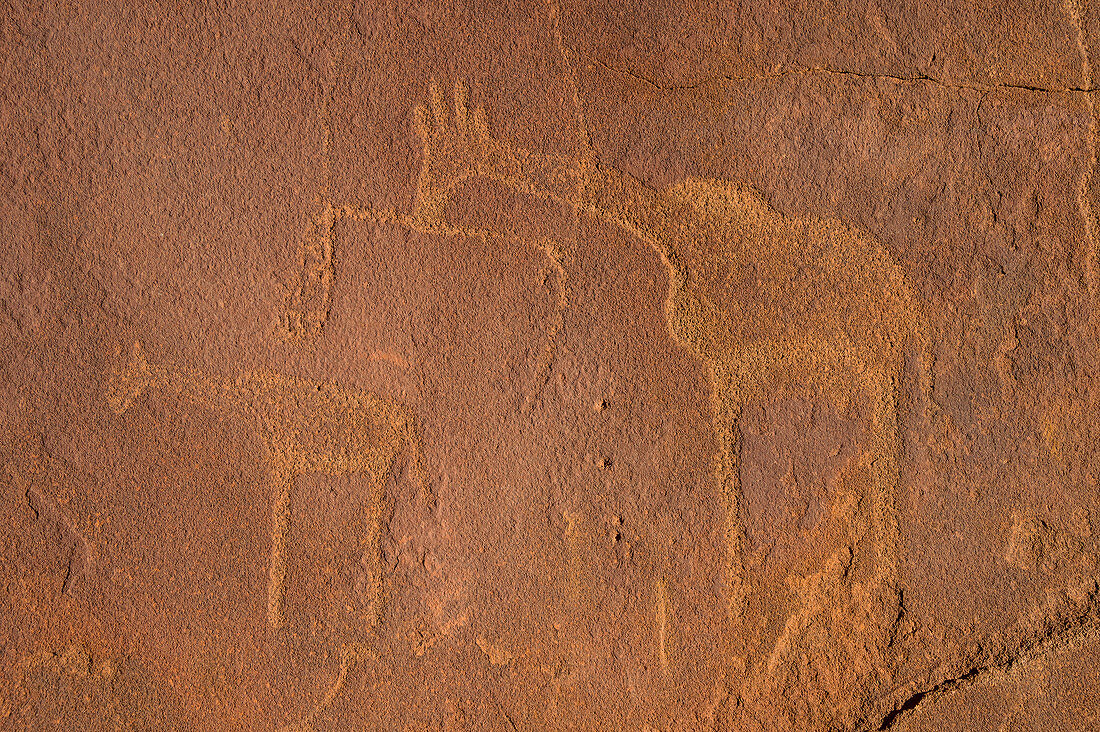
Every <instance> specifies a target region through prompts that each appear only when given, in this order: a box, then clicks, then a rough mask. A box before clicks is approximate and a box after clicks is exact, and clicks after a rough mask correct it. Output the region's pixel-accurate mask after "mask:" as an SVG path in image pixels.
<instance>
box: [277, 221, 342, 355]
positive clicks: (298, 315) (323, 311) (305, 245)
mask: <svg viewBox="0 0 1100 732" xmlns="http://www.w3.org/2000/svg"><path fill="white" fill-rule="evenodd" d="M335 224H336V211H335V210H334V209H333V208H332V206H331V205H330V204H329V203H328V202H327V201H326V202H325V204H324V205H323V207H322V209H321V212H320V213H319V214H317V215H316V216H315V217H314V218H313V219H312V220H311V221H310V224H309V228H308V229H307V231H306V235H305V237H304V238H303V240H302V245H301V247H300V249H299V252H298V260H299V261H298V272H297V275H298V279H297V281H296V282H293V283H292V284H291V287H290V292H289V294H288V295H287V305H286V310H285V312H284V313H283V314H282V316H281V317H280V321H279V325H280V329H281V331H282V332H283V333H284V334H286V335H287V336H288V337H291V338H301V337H304V336H308V335H317V334H319V333H320V332H321V328H323V327H324V324H325V322H326V321H327V320H328V316H329V303H330V302H331V297H332V279H333V272H334V269H333V262H332V246H333V227H334V226H335Z"/></svg>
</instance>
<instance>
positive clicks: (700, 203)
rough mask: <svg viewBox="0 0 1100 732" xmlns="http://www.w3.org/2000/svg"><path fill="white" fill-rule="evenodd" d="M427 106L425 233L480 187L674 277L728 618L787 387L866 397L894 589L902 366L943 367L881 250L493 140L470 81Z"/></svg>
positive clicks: (882, 536) (837, 230) (725, 194)
mask: <svg viewBox="0 0 1100 732" xmlns="http://www.w3.org/2000/svg"><path fill="white" fill-rule="evenodd" d="M429 96H430V99H429V104H428V106H427V107H421V108H419V110H418V112H417V115H416V129H417V130H418V132H419V133H420V134H421V136H422V137H423V140H424V147H423V167H422V170H421V175H420V179H419V187H418V191H417V201H416V204H415V205H414V216H415V218H416V219H417V220H418V221H425V220H427V221H428V222H430V225H432V226H437V227H446V226H447V223H446V221H444V220H443V219H442V218H441V217H442V216H443V212H444V211H445V205H446V202H447V200H448V197H449V196H451V195H452V194H453V191H454V189H455V185H456V184H457V182H459V181H461V180H464V179H466V178H469V177H473V176H480V177H483V178H486V179H489V180H493V181H497V182H498V183H501V184H503V185H505V186H508V187H510V188H512V189H514V190H516V191H519V192H521V193H526V194H530V195H533V196H538V197H540V198H543V199H547V200H550V201H554V202H557V203H560V204H562V205H564V206H568V207H571V208H573V209H575V210H577V211H581V212H585V213H587V214H589V215H592V216H594V217H597V218H600V219H603V220H605V221H608V222H610V223H612V224H615V225H617V226H620V227H621V228H623V229H624V230H626V231H627V232H629V233H631V234H633V235H634V236H636V237H637V238H638V239H640V240H642V241H643V242H645V243H647V244H648V245H649V246H650V247H651V248H652V249H653V250H654V251H655V252H656V254H657V255H658V257H659V258H660V260H661V262H662V263H663V264H664V266H665V267H666V269H667V271H668V277H669V287H668V293H667V300H666V306H665V309H666V317H667V322H668V328H669V333H670V335H671V337H672V338H673V339H674V340H675V341H676V342H678V343H680V344H681V345H682V346H683V347H684V348H686V349H688V350H689V351H690V352H692V353H693V354H694V355H695V356H696V357H697V358H699V359H700V361H701V362H702V363H703V364H704V365H705V366H706V368H707V371H708V375H709V378H710V382H711V388H712V399H713V403H712V408H713V414H714V426H715V431H716V432H717V434H718V436H719V452H718V459H717V465H716V483H717V484H718V485H719V486H720V488H721V492H722V496H723V499H724V501H725V504H726V508H727V511H726V516H727V519H726V523H727V526H726V537H727V539H726V541H727V581H728V587H729V607H730V613H731V615H732V616H733V617H734V618H740V617H741V616H742V615H743V611H744V605H745V601H746V596H747V594H748V592H749V590H750V587H749V581H748V578H747V577H746V568H745V564H744V527H743V525H742V518H741V500H742V499H741V489H740V465H739V460H740V433H739V429H738V421H739V418H740V414H741V410H742V407H743V405H744V404H746V403H748V402H754V401H761V400H764V401H766V400H768V399H769V398H770V396H771V395H772V394H773V393H775V392H776V391H777V390H791V391H798V392H804V393H807V394H809V395H810V396H813V395H815V394H824V395H825V396H827V397H828V398H830V399H832V400H833V401H834V402H835V403H836V404H837V405H838V406H840V407H842V408H845V409H847V408H849V407H850V406H852V399H851V397H852V396H853V395H855V396H856V397H857V399H858V398H859V397H862V398H863V399H864V400H865V401H866V403H867V405H868V406H869V412H870V422H871V429H870V431H869V432H870V434H869V438H868V440H867V444H866V449H867V451H868V452H869V453H870V454H871V455H872V456H873V457H872V460H871V462H870V470H871V472H872V474H873V480H872V482H871V487H870V489H869V492H870V495H869V496H868V498H869V499H870V503H871V506H872V508H871V512H872V515H873V524H874V532H873V533H874V537H875V538H874V545H875V547H876V552H877V567H878V571H877V577H876V581H877V582H878V583H880V584H883V585H884V584H885V583H887V582H888V581H889V579H890V578H891V577H893V576H894V575H895V572H896V566H897V562H898V529H897V518H896V509H895V505H894V501H895V494H896V491H897V475H898V459H899V450H900V445H899V441H900V438H899V431H898V407H897V402H898V393H899V389H900V388H901V384H900V380H901V374H902V367H903V363H904V359H905V357H906V355H908V354H910V353H913V352H917V353H919V354H921V356H922V361H923V368H922V369H921V370H920V374H921V382H920V387H921V391H922V393H923V394H924V395H929V394H930V383H929V372H930V369H929V365H930V363H931V358H930V356H929V353H930V341H929V337H928V328H927V326H926V324H925V322H924V320H923V318H922V317H921V314H920V308H919V306H918V303H917V302H916V301H915V299H914V298H913V296H912V295H911V293H910V291H909V288H908V286H907V283H906V281H905V278H904V276H903V274H902V272H901V271H900V270H899V269H898V268H897V267H896V266H895V265H894V264H893V262H892V261H891V260H890V258H889V256H888V255H887V253H886V252H885V251H884V250H883V248H882V247H881V246H880V245H879V244H878V243H877V242H875V241H874V240H872V239H871V238H870V237H868V236H866V235H864V234H862V233H860V232H858V231H855V230H854V229H851V228H849V227H847V226H845V225H843V224H841V223H839V222H836V221H832V220H825V219H794V218H790V217H786V216H783V215H781V214H779V213H778V212H776V211H774V210H772V209H771V208H770V207H769V206H768V205H767V204H766V203H765V202H764V201H763V200H761V199H760V197H759V196H757V195H756V194H754V193H753V192H751V191H749V190H747V189H745V188H743V187H741V186H738V185H736V184H735V183H731V182H726V181H719V180H704V179H699V178H689V179H686V180H684V181H682V182H681V183H679V184H677V185H675V186H672V187H670V188H668V189H664V190H657V189H654V188H651V187H649V186H647V185H645V184H644V183H642V182H641V181H639V180H637V179H635V178H633V177H631V176H630V175H628V174H625V173H622V172H620V171H617V170H615V169H614V168H612V167H609V166H606V165H604V164H602V163H599V162H597V160H598V158H597V156H595V155H582V156H580V157H579V158H577V159H564V158H561V157H558V156H554V155H540V154H537V153H533V152H529V151H525V150H519V149H515V148H513V147H511V146H510V145H509V144H507V143H506V142H504V141H501V140H498V139H496V138H494V137H492V136H491V135H490V133H489V129H488V124H487V122H486V115H485V113H484V111H483V110H481V109H480V108H477V109H474V110H473V111H470V110H469V109H468V108H467V104H466V92H465V88H464V87H463V86H462V85H461V84H459V85H456V88H455V95H454V108H453V111H451V110H448V109H447V107H446V105H445V104H444V103H443V101H442V99H441V96H440V94H439V91H438V89H437V88H436V87H435V85H434V84H433V85H432V88H431V90H430V94H429ZM429 110H430V111H429ZM422 225H423V224H422ZM731 292H735V293H737V296H736V297H735V298H731V297H730V293H731Z"/></svg>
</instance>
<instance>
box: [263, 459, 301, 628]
mask: <svg viewBox="0 0 1100 732" xmlns="http://www.w3.org/2000/svg"><path fill="white" fill-rule="evenodd" d="M271 483H272V489H273V491H274V500H273V501H272V504H271V568H270V574H269V576H268V585H267V619H268V623H269V624H270V625H271V627H272V628H281V627H282V626H283V609H284V604H285V600H286V532H287V528H288V526H289V522H290V488H291V486H292V485H293V484H294V472H293V471H292V470H289V469H286V468H283V467H276V468H273V469H272V471H271Z"/></svg>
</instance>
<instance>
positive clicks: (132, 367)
mask: <svg viewBox="0 0 1100 732" xmlns="http://www.w3.org/2000/svg"><path fill="white" fill-rule="evenodd" d="M151 381H152V372H151V370H150V369H149V362H148V361H147V360H146V359H145V351H144V350H143V349H142V347H141V342H140V341H135V342H134V348H133V351H131V353H130V362H129V364H127V366H126V367H125V368H122V369H117V368H116V369H112V370H111V378H110V379H109V380H108V381H107V404H108V405H109V406H110V407H111V411H113V412H114V413H115V414H122V413H123V412H125V411H126V410H127V409H129V408H130V405H131V404H133V403H134V400H135V399H137V398H138V396H140V395H141V393H142V392H143V391H145V388H146V387H147V386H149V383H150V382H151Z"/></svg>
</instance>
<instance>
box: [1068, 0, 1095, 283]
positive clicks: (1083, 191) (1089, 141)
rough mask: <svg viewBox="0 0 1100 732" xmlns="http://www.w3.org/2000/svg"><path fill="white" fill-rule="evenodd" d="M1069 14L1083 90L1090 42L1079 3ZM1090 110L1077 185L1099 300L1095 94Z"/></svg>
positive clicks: (1089, 269) (1088, 269) (1089, 270)
mask: <svg viewBox="0 0 1100 732" xmlns="http://www.w3.org/2000/svg"><path fill="white" fill-rule="evenodd" d="M1064 7H1065V11H1066V14H1067V15H1068V16H1069V17H1070V20H1071V21H1072V22H1073V29H1074V30H1075V31H1076V33H1075V35H1076V38H1075V39H1074V40H1075V41H1076V42H1077V49H1078V52H1079V53H1080V55H1081V88H1082V89H1091V88H1092V59H1091V58H1090V57H1089V49H1088V42H1087V40H1086V37H1085V25H1084V22H1083V21H1082V18H1081V4H1080V3H1079V2H1078V0H1065V1H1064ZM1082 96H1083V97H1084V100H1085V108H1086V109H1087V110H1088V115H1089V120H1088V135H1087V137H1086V139H1085V145H1086V148H1085V149H1086V150H1087V154H1088V159H1087V161H1086V164H1085V168H1084V171H1083V172H1082V173H1081V178H1080V179H1079V181H1078V184H1077V206H1078V209H1079V210H1080V211H1081V224H1082V226H1083V227H1084V229H1085V243H1084V247H1085V267H1084V269H1085V272H1084V275H1085V284H1086V286H1087V287H1088V291H1089V294H1090V295H1091V296H1092V297H1094V298H1095V297H1096V296H1097V292H1098V291H1097V287H1098V286H1100V272H1098V271H1097V261H1096V260H1097V256H1098V254H1100V252H1098V247H1100V242H1097V239H1096V219H1095V218H1094V212H1093V210H1092V202H1091V197H1092V182H1093V176H1094V175H1095V174H1096V100H1094V99H1093V95H1092V94H1084V95H1082Z"/></svg>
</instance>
